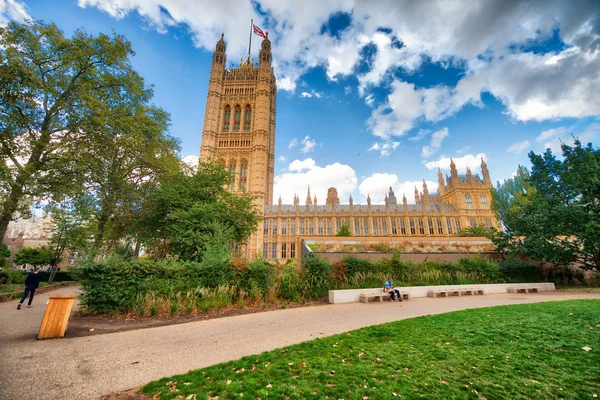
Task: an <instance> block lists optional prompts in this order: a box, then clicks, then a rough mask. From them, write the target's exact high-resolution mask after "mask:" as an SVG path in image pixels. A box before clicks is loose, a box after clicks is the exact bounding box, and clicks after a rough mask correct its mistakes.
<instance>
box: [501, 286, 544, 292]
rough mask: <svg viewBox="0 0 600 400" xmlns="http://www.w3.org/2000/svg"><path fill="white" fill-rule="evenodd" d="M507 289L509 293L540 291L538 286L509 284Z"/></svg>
mask: <svg viewBox="0 0 600 400" xmlns="http://www.w3.org/2000/svg"><path fill="white" fill-rule="evenodd" d="M506 291H507V292H508V293H539V290H538V288H537V287H533V286H509V287H508V288H507V289H506Z"/></svg>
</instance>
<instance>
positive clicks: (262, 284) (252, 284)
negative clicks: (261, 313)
mask: <svg viewBox="0 0 600 400" xmlns="http://www.w3.org/2000/svg"><path fill="white" fill-rule="evenodd" d="M274 280H275V267H274V266H273V265H272V264H270V263H268V262H266V261H263V260H257V261H252V262H249V263H248V265H246V268H245V270H244V271H240V272H238V279H237V282H238V287H239V288H240V289H242V290H245V291H247V292H248V293H252V292H253V291H256V290H258V291H259V292H260V295H261V296H262V297H264V296H266V294H267V292H268V291H269V288H270V287H271V286H272V285H273V282H274Z"/></svg>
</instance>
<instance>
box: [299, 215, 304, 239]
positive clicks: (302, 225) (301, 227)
mask: <svg viewBox="0 0 600 400" xmlns="http://www.w3.org/2000/svg"><path fill="white" fill-rule="evenodd" d="M300 234H301V235H304V220H303V219H301V220H300Z"/></svg>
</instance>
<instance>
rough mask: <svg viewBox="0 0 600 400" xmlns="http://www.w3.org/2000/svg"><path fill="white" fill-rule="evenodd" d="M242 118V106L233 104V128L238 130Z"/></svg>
mask: <svg viewBox="0 0 600 400" xmlns="http://www.w3.org/2000/svg"><path fill="white" fill-rule="evenodd" d="M241 120H242V108H241V107H240V106H235V111H234V114H233V130H234V131H239V130H240V122H241Z"/></svg>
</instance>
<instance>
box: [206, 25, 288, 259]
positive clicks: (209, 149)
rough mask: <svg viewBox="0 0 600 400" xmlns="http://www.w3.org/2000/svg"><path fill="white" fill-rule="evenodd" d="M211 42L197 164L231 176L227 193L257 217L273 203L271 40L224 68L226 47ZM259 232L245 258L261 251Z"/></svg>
mask: <svg viewBox="0 0 600 400" xmlns="http://www.w3.org/2000/svg"><path fill="white" fill-rule="evenodd" d="M223 36H224V35H223V34H221V39H220V40H219V41H218V42H217V45H216V47H215V51H214V53H213V58H212V69H211V73H210V80H209V84H208V95H207V98H206V111H205V113H204V127H203V130H202V139H201V144H200V159H201V160H202V161H209V160H212V161H218V162H220V163H222V164H223V165H225V166H226V167H227V168H228V169H229V170H230V171H231V173H232V180H231V183H230V184H229V190H231V191H233V192H241V191H246V192H248V193H249V194H250V195H252V196H254V197H255V198H256V201H255V204H256V209H257V211H258V212H259V213H260V215H263V213H264V210H265V206H266V205H270V204H272V203H273V175H274V165H275V112H276V109H275V106H276V95H277V83H276V80H275V74H274V73H273V68H272V67H271V61H272V54H271V41H270V40H269V38H268V34H267V38H265V39H263V41H262V43H261V49H260V52H259V56H258V65H257V66H256V65H254V59H251V58H250V55H248V58H247V59H246V60H245V61H240V65H239V68H231V69H227V68H226V61H227V54H226V50H227V46H226V44H225V41H224V40H223ZM262 241H263V240H262V229H258V230H257V232H256V233H255V234H254V235H253V236H252V237H251V239H250V242H249V243H248V247H247V249H248V251H247V255H248V256H254V255H256V254H257V252H259V251H261V250H262V249H261V248H260V247H261V245H262Z"/></svg>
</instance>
